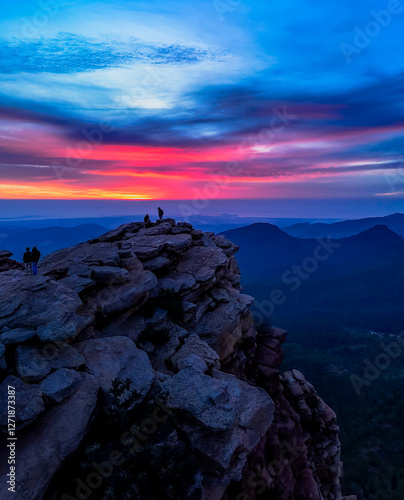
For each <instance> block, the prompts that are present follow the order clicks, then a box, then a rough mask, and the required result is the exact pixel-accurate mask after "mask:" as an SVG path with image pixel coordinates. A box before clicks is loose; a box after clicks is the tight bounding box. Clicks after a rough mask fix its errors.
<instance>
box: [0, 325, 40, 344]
mask: <svg viewBox="0 0 404 500" xmlns="http://www.w3.org/2000/svg"><path fill="white" fill-rule="evenodd" d="M36 334H37V332H36V330H25V329H24V328H16V329H15V330H7V331H6V332H5V333H2V334H1V335H0V342H2V343H3V344H4V345H13V344H21V343H22V342H25V341H26V340H29V339H32V338H33V337H35V336H36Z"/></svg>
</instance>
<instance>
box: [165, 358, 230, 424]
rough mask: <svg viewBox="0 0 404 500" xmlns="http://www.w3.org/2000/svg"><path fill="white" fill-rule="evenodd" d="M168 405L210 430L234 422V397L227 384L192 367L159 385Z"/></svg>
mask: <svg viewBox="0 0 404 500" xmlns="http://www.w3.org/2000/svg"><path fill="white" fill-rule="evenodd" d="M162 389H163V391H164V392H165V391H167V393H168V400H167V401H166V405H167V407H168V408H171V409H177V410H183V411H185V412H187V413H189V414H191V415H192V417H193V418H194V419H195V420H196V421H198V422H199V423H200V424H202V425H203V426H204V427H207V428H208V429H211V430H215V431H217V430H226V429H229V428H230V427H231V426H232V425H233V424H234V421H235V418H236V411H235V407H234V400H233V398H232V397H231V395H230V394H229V392H228V389H229V384H228V383H226V382H223V381H221V380H216V379H214V378H212V377H209V376H208V375H204V374H203V373H201V372H200V371H197V370H194V369H193V368H185V369H184V370H182V371H180V372H178V373H177V374H176V375H174V377H172V378H171V379H170V380H167V382H164V383H163V384H162Z"/></svg>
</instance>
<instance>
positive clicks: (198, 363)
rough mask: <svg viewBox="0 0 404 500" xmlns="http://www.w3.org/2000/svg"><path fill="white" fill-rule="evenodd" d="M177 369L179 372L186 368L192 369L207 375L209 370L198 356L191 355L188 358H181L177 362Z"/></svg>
mask: <svg viewBox="0 0 404 500" xmlns="http://www.w3.org/2000/svg"><path fill="white" fill-rule="evenodd" d="M177 368H178V371H181V370H185V369H186V368H191V369H193V370H195V371H199V372H202V373H205V372H206V370H207V369H208V365H207V364H206V363H205V361H204V360H203V359H201V358H200V357H199V356H197V355H196V354H190V355H189V356H187V357H186V358H180V359H179V360H178V361H177Z"/></svg>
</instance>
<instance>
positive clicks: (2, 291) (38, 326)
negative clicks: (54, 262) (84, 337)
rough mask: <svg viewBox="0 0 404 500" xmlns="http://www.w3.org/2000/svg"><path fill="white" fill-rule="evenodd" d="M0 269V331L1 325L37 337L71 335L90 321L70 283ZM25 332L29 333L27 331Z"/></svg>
mask: <svg viewBox="0 0 404 500" xmlns="http://www.w3.org/2000/svg"><path fill="white" fill-rule="evenodd" d="M9 273H10V272H4V273H0V331H1V330H3V332H4V327H6V326H7V328H9V329H11V330H18V331H19V334H21V335H23V334H22V332H21V329H23V330H28V331H29V332H31V333H32V331H35V330H36V333H37V335H38V337H39V338H40V340H43V341H47V340H64V339H69V338H74V337H75V336H76V335H77V334H78V333H79V332H80V331H81V330H82V329H84V328H85V327H86V326H87V325H88V324H89V323H90V322H91V321H92V318H91V317H85V316H81V315H80V314H78V313H77V310H78V309H79V308H80V306H81V305H82V301H81V299H80V297H79V296H78V295H77V294H76V293H75V292H74V291H73V290H72V289H71V288H69V287H67V286H66V285H63V284H61V283H58V282H56V281H53V280H51V279H49V278H47V277H43V276H30V277H29V279H27V277H26V276H24V275H23V274H20V273H18V274H17V273H14V274H9ZM27 335H28V333H27Z"/></svg>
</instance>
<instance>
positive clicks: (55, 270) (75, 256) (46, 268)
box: [41, 242, 121, 275]
mask: <svg viewBox="0 0 404 500" xmlns="http://www.w3.org/2000/svg"><path fill="white" fill-rule="evenodd" d="M118 251H119V247H118V245H117V244H116V243H108V242H105V243H89V242H87V243H80V245H77V246H75V247H70V248H63V249H62V250H57V251H56V252H53V253H51V254H50V255H47V256H46V257H44V258H43V259H42V260H41V274H45V275H57V274H59V273H62V274H63V273H67V272H68V271H69V269H70V268H71V267H73V266H74V267H76V266H78V265H80V266H83V265H86V266H94V265H99V266H112V267H117V266H118V264H119V263H120V261H121V257H120V256H119V253H118Z"/></svg>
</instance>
